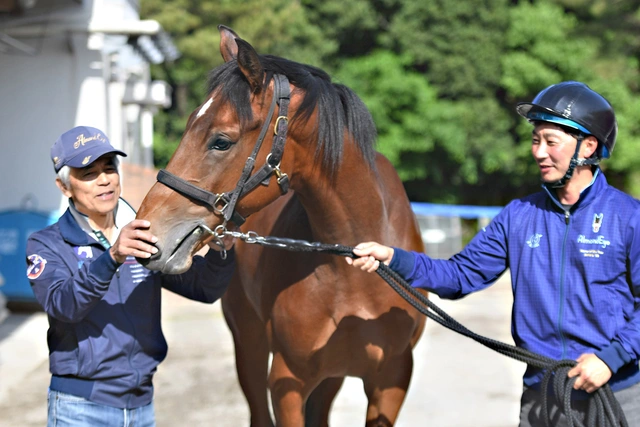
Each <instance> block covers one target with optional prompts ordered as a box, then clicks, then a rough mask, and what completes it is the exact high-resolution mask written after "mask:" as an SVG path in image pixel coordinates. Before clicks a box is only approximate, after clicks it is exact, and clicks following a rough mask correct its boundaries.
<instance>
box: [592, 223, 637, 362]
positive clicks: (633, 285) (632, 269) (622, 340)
mask: <svg viewBox="0 0 640 427" xmlns="http://www.w3.org/2000/svg"><path fill="white" fill-rule="evenodd" d="M626 230H627V233H628V234H627V242H628V246H627V247H628V248H629V249H628V251H627V265H628V271H627V280H628V281H629V292H631V294H632V298H633V301H634V310H633V312H632V313H631V314H630V315H626V316H625V318H626V320H627V321H626V322H625V323H624V324H622V326H621V327H620V328H619V329H618V330H617V331H616V334H615V336H614V339H613V340H612V341H611V343H610V344H609V346H607V347H605V348H603V349H601V350H599V351H597V352H596V353H595V354H596V356H598V357H599V358H600V359H601V360H602V361H603V362H604V363H606V364H607V366H609V369H611V371H612V372H613V373H614V374H615V373H616V372H617V371H618V370H619V369H620V368H621V367H623V366H624V365H626V364H628V363H631V362H634V363H635V362H637V361H638V360H640V215H639V214H637V213H636V214H635V215H633V216H632V219H631V220H630V221H629V225H628V226H627V229H626Z"/></svg>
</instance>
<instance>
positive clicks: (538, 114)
mask: <svg viewBox="0 0 640 427" xmlns="http://www.w3.org/2000/svg"><path fill="white" fill-rule="evenodd" d="M527 119H529V120H536V121H538V120H539V121H542V122H550V123H557V124H559V125H563V126H568V127H570V128H573V129H577V130H579V131H580V132H582V133H585V134H587V135H592V133H591V132H589V130H587V128H585V127H584V126H582V125H580V124H578V123H576V122H574V121H573V120H569V119H565V118H563V117H558V116H554V115H553V114H549V113H545V112H542V111H529V113H528V114H527Z"/></svg>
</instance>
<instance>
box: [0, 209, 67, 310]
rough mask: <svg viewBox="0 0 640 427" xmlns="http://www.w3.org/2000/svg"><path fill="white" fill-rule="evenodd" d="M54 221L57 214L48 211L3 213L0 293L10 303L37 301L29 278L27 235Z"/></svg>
mask: <svg viewBox="0 0 640 427" xmlns="http://www.w3.org/2000/svg"><path fill="white" fill-rule="evenodd" d="M56 214H57V212H56ZM55 221H57V215H55V214H54V213H48V212H39V211H33V210H24V209H20V210H8V211H2V212H0V292H2V294H3V295H4V296H5V297H6V298H7V301H8V302H19V303H21V302H26V303H31V302H36V299H35V297H34V296H33V291H32V290H31V284H30V283H29V280H28V279H27V262H26V257H27V254H26V250H27V238H28V237H29V235H30V234H31V233H33V232H34V231H38V230H41V229H43V228H45V227H46V226H47V225H49V224H52V223H54V222H55Z"/></svg>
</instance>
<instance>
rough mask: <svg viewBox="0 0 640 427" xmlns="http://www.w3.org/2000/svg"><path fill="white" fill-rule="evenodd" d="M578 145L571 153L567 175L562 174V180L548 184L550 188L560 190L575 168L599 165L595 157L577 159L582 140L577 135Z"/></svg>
mask: <svg viewBox="0 0 640 427" xmlns="http://www.w3.org/2000/svg"><path fill="white" fill-rule="evenodd" d="M576 139H577V140H578V143H577V144H576V151H575V153H573V157H571V162H570V163H569V169H567V173H565V174H564V176H563V177H562V178H560V179H559V180H557V181H555V182H550V183H549V184H547V185H548V186H549V187H551V188H562V187H564V186H565V185H566V184H567V182H568V181H569V180H570V179H571V177H572V176H573V171H574V170H575V168H576V166H586V165H597V164H599V163H600V159H599V158H598V157H597V156H596V157H593V158H589V159H579V158H578V154H579V153H580V146H581V145H582V141H583V140H584V136H583V135H578V136H577V137H576Z"/></svg>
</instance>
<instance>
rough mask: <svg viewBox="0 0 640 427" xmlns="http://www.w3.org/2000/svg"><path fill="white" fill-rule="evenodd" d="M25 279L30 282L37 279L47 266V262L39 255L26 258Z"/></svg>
mask: <svg viewBox="0 0 640 427" xmlns="http://www.w3.org/2000/svg"><path fill="white" fill-rule="evenodd" d="M27 263H28V264H29V265H28V267H27V277H28V278H29V279H30V280H34V279H37V278H38V277H40V275H41V274H42V272H43V271H44V267H45V266H46V265H47V260H46V259H44V258H42V257H41V256H40V255H37V254H33V255H29V256H28V257H27Z"/></svg>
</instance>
